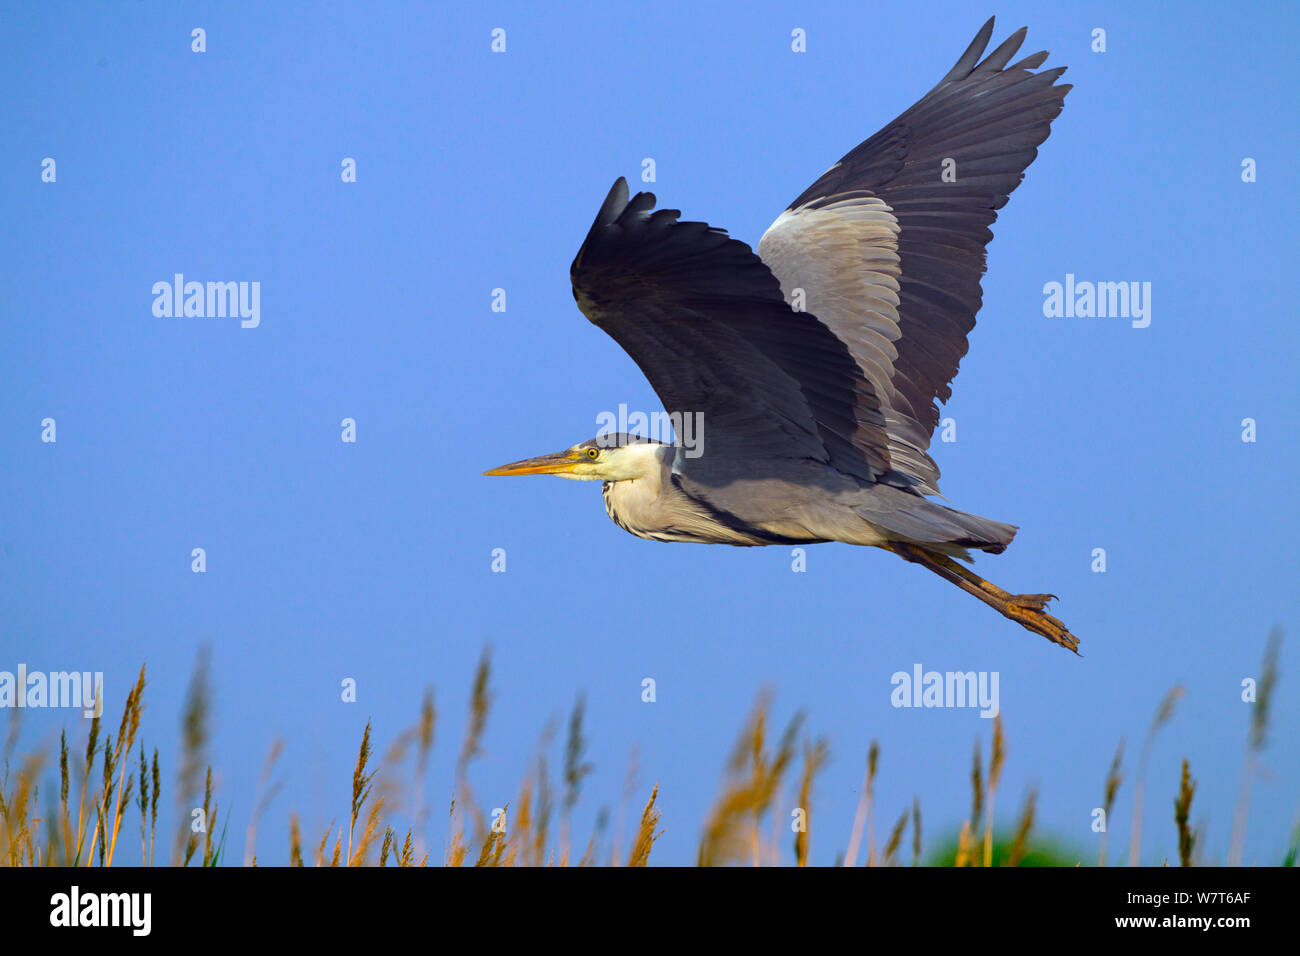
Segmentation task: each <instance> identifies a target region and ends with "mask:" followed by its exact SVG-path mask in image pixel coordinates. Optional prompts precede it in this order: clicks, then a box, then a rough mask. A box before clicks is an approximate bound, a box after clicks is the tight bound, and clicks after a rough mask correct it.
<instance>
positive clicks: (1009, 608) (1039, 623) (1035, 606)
mask: <svg viewBox="0 0 1300 956" xmlns="http://www.w3.org/2000/svg"><path fill="white" fill-rule="evenodd" d="M1053 597H1055V595H1052V594H1013V595H1011V598H1010V600H1008V601H1006V602H1005V603H1004V604H1003V606H1002V607H1000V608H998V610H999V611H1001V612H1002V615H1003V616H1004V617H1007V618H1010V619H1011V620H1013V621H1015V622H1016V623H1017V624H1019V625H1020V626H1021V627H1023V628H1025V629H1026V630H1030V631H1033V632H1034V633H1035V634H1039V635H1041V636H1043V637H1045V638H1047V639H1048V640H1049V641H1051V642H1052V643H1053V644H1060V645H1061V646H1062V647H1064V648H1065V649H1066V650H1071V651H1074V652H1075V653H1076V654H1077V653H1079V639H1078V638H1077V637H1075V636H1074V635H1073V634H1071V633H1070V629H1069V628H1068V627H1066V626H1065V625H1064V624H1063V623H1061V621H1060V620H1058V619H1057V618H1055V617H1053V616H1052V615H1050V614H1048V613H1047V612H1046V611H1045V610H1044V608H1045V607H1046V606H1047V602H1048V601H1050V600H1052V598H1053Z"/></svg>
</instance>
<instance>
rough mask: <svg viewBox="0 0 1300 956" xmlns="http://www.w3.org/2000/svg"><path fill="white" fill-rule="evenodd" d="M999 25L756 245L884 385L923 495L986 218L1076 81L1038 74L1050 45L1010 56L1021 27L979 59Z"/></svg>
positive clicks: (976, 291) (971, 310) (893, 456)
mask: <svg viewBox="0 0 1300 956" xmlns="http://www.w3.org/2000/svg"><path fill="white" fill-rule="evenodd" d="M992 33H993V20H992V19H990V20H989V21H988V23H986V24H984V26H983V28H982V29H981V30H980V32H979V34H978V35H977V36H976V37H975V39H974V41H973V42H972V43H971V45H970V47H969V48H968V49H967V50H966V52H965V53H964V54H962V57H961V59H960V60H958V61H957V64H956V66H954V67H953V68H952V69H951V70H950V71H949V72H948V75H947V76H945V77H944V78H943V79H942V80H940V81H939V85H938V86H936V87H935V88H934V89H932V90H931V91H930V92H929V93H927V94H926V95H925V96H924V97H922V98H921V100H920V101H919V102H917V103H916V104H915V105H914V106H912V107H911V108H910V109H909V110H907V111H906V112H905V113H903V114H902V115H901V116H899V117H898V119H896V120H894V121H893V122H892V123H890V124H889V125H888V126H886V127H885V128H884V129H882V130H881V131H880V132H879V133H877V134H876V135H875V136H872V137H871V138H870V139H868V140H867V141H866V142H864V143H862V144H861V145H859V146H858V147H857V148H856V149H854V150H853V151H852V152H850V153H849V154H848V155H847V156H845V157H844V158H843V159H841V160H840V161H839V162H838V163H836V164H835V165H834V166H833V167H831V169H829V170H828V171H827V172H826V173H825V174H824V175H822V177H821V178H820V179H818V180H817V181H816V182H815V183H813V184H812V185H811V186H809V187H808V189H806V190H804V192H803V193H802V195H800V196H799V198H797V199H796V200H795V201H794V202H793V203H792V204H791V205H790V208H789V209H787V210H786V211H785V212H783V213H782V214H781V215H780V216H779V217H778V218H777V220H776V222H774V223H773V224H772V226H771V227H770V228H769V229H768V231H767V233H766V234H765V235H764V236H763V238H762V240H761V241H760V242H759V244H758V254H759V256H760V257H761V258H762V259H763V261H764V262H765V263H766V264H767V266H768V268H770V269H771V271H772V272H773V273H774V274H775V275H776V277H777V279H779V280H780V283H781V288H782V290H783V292H784V294H785V296H786V297H787V299H790V300H791V301H793V300H794V297H795V296H796V295H802V296H803V301H804V305H805V307H806V308H807V309H808V310H809V311H810V312H812V313H814V314H816V315H817V316H818V318H819V319H820V320H821V321H822V322H824V323H825V324H826V325H827V326H829V327H830V328H831V329H832V330H833V331H834V332H835V334H836V335H838V336H839V337H840V338H841V339H843V340H844V342H845V344H847V345H848V347H849V349H850V350H851V351H852V353H853V355H854V358H855V359H856V360H857V362H858V364H859V365H860V367H861V368H862V371H863V374H864V376H865V377H866V378H867V379H868V380H869V381H870V382H871V385H872V388H873V390H874V391H875V393H876V394H877V395H878V396H880V398H881V401H882V404H883V408H884V413H885V420H886V426H885V427H886V431H887V432H888V452H889V458H890V461H891V463H892V466H893V469H894V474H892V475H890V476H888V477H887V479H886V480H888V481H891V482H896V483H899V484H903V485H911V486H913V487H915V488H916V490H918V491H922V492H928V493H937V492H938V479H939V469H938V467H937V466H936V465H935V464H934V461H933V460H931V458H930V456H929V454H927V451H926V449H928V448H929V445H930V436H931V434H932V433H933V431H934V426H935V424H936V423H937V422H938V420H939V407H938V405H937V404H936V399H938V400H939V401H947V400H948V398H949V396H950V395H951V394H952V389H951V388H950V387H949V383H950V382H951V381H952V379H953V378H954V377H955V376H956V374H957V366H958V363H959V362H960V361H961V358H962V356H963V355H965V354H966V349H967V341H966V336H967V334H968V333H969V332H970V330H971V329H972V328H974V326H975V314H976V313H977V312H978V311H979V308H980V303H981V297H982V292H981V289H980V276H981V275H983V273H984V269H985V246H986V245H987V244H988V242H989V240H990V239H992V238H993V234H992V232H990V230H989V227H990V226H991V225H992V224H993V222H994V220H995V219H997V210H998V209H1000V208H1002V206H1003V205H1004V204H1005V203H1006V201H1007V197H1008V196H1009V195H1010V194H1011V191H1012V190H1014V189H1015V188H1016V186H1017V185H1019V184H1020V181H1021V180H1022V179H1023V178H1024V172H1025V169H1026V168H1027V167H1028V166H1029V164H1030V163H1031V162H1033V160H1034V157H1035V156H1036V155H1037V154H1038V149H1037V147H1038V146H1039V145H1040V144H1041V143H1042V142H1043V141H1044V140H1045V139H1047V135H1048V132H1049V131H1050V126H1051V122H1052V120H1053V119H1054V118H1055V117H1056V115H1057V114H1058V113H1060V111H1061V107H1062V105H1063V100H1064V98H1065V94H1066V93H1067V92H1069V90H1070V85H1069V84H1060V85H1056V80H1057V79H1058V78H1059V77H1060V76H1061V74H1062V73H1064V72H1065V68H1064V67H1059V68H1057V69H1052V70H1044V71H1043V72H1041V73H1035V72H1034V70H1036V69H1037V68H1038V67H1039V66H1041V65H1042V64H1043V61H1044V60H1046V59H1047V54H1046V53H1045V52H1043V53H1035V54H1033V55H1032V56H1028V57H1025V58H1024V59H1023V60H1020V61H1019V62H1018V63H1015V64H1013V65H1011V66H1007V63H1008V62H1009V61H1010V59H1011V57H1012V56H1013V55H1014V54H1015V52H1016V51H1017V50H1018V49H1019V48H1020V44H1021V43H1022V42H1023V41H1024V38H1025V30H1024V29H1023V28H1022V29H1020V30H1017V31H1016V32H1015V33H1013V34H1012V35H1011V36H1010V37H1009V38H1008V39H1007V40H1006V41H1005V42H1004V43H1003V44H1002V45H1001V46H999V47H998V48H997V49H996V50H994V51H993V52H992V53H990V54H989V55H988V56H987V57H985V58H984V59H983V60H982V61H981V60H980V57H981V56H982V55H983V53H984V50H985V48H986V47H987V46H988V42H989V38H990V37H991V36H992ZM797 290H802V292H798V291H797Z"/></svg>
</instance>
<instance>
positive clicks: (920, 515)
mask: <svg viewBox="0 0 1300 956" xmlns="http://www.w3.org/2000/svg"><path fill="white" fill-rule="evenodd" d="M855 510H856V511H857V512H858V514H860V515H861V516H862V517H863V518H865V519H866V520H867V521H870V522H871V523H872V524H873V525H875V526H876V527H878V528H882V529H884V530H885V531H886V532H888V533H890V534H891V535H897V536H898V537H899V538H901V539H903V540H905V541H908V542H911V543H913V544H921V545H927V546H930V547H937V548H939V549H940V550H944V551H947V552H948V553H951V554H955V555H957V556H964V555H962V551H963V549H965V548H974V549H976V550H978V551H987V552H989V553H990V554H1001V553H1002V552H1003V551H1005V550H1006V549H1007V545H1009V544H1010V543H1011V539H1012V538H1014V537H1015V536H1016V526H1015V525H1013V524H1006V523H1004V522H1002V521H994V520H993V519H992V518H984V517H981V516H980V515H973V514H970V513H968V512H965V511H958V510H957V509H956V508H949V507H948V506H947V505H941V504H939V503H938V502H935V501H930V500H929V499H927V498H922V497H921V496H920V495H915V494H912V493H910V492H906V491H901V490H899V489H897V488H892V487H889V486H887V485H877V486H876V487H875V488H873V489H871V493H870V495H869V497H868V498H867V499H866V500H865V501H864V502H862V503H861V504H859V505H857V507H856V509H855Z"/></svg>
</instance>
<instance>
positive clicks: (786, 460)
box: [485, 19, 1078, 653]
mask: <svg viewBox="0 0 1300 956" xmlns="http://www.w3.org/2000/svg"><path fill="white" fill-rule="evenodd" d="M992 32H993V20H992V19H990V20H989V21H988V22H987V23H986V24H984V26H983V27H982V28H981V29H980V31H979V33H978V34H977V35H976V37H975V39H974V41H972V43H971V44H970V46H969V48H968V49H967V50H966V52H965V53H963V54H962V56H961V58H960V59H959V60H958V61H957V63H956V65H955V66H954V67H953V68H952V69H951V70H950V71H949V72H948V74H947V75H946V76H944V77H943V79H942V80H940V81H939V84H938V85H937V86H935V87H934V89H932V90H930V92H929V93H927V94H925V96H923V97H922V98H921V99H920V100H919V101H918V102H917V103H916V104H914V105H913V106H912V107H911V108H910V109H908V110H907V111H905V112H904V113H903V114H902V115H900V116H899V117H898V118H897V119H896V120H894V121H893V122H892V123H890V124H888V125H887V126H886V127H885V128H884V129H882V130H881V131H880V132H878V133H876V134H875V135H874V136H872V137H871V138H870V139H867V140H866V141H865V142H863V143H861V144H860V145H858V146H857V147H856V148H854V149H853V150H851V151H850V152H849V153H848V154H847V155H845V156H844V158H843V159H841V160H840V161H839V162H838V163H836V164H835V165H834V166H832V167H831V168H830V169H829V170H828V171H827V172H825V173H824V174H823V175H822V176H821V177H820V178H819V179H817V181H816V182H814V183H813V184H812V185H811V186H809V187H808V188H807V189H806V190H804V192H803V193H801V194H800V195H799V196H798V198H796V199H795V201H794V202H793V203H791V204H790V206H789V208H787V209H786V210H785V211H784V212H782V213H781V214H780V215H779V216H778V217H777V218H776V221H775V222H773V223H772V225H771V227H770V228H769V229H768V230H767V232H766V233H765V234H764V235H763V237H762V239H761V240H760V241H759V243H758V247H757V250H756V251H755V250H753V249H751V248H750V246H748V245H746V244H745V243H744V242H741V241H740V240H737V239H733V238H731V237H729V236H728V234H727V233H726V232H725V231H724V230H722V229H718V228H715V227H713V226H710V225H708V224H706V223H702V222H689V221H683V220H681V219H679V216H680V213H679V212H678V211H677V210H674V209H659V210H655V208H654V207H655V197H654V195H653V194H651V193H648V192H641V193H637V194H636V195H635V196H631V197H630V198H629V193H628V187H627V183H626V181H625V180H623V179H621V178H620V179H619V180H618V181H617V182H615V183H614V186H613V188H612V189H610V191H609V194H608V195H607V196H606V198H605V201H604V203H603V204H602V205H601V207H600V211H599V212H598V213H597V215H596V219H595V222H594V223H593V224H592V226H591V230H590V231H589V232H588V234H587V238H586V240H585V241H584V242H583V244H582V246H581V248H580V249H579V251H578V254H577V257H576V258H575V259H574V260H573V265H572V268H571V269H570V277H571V279H572V283H573V295H574V298H575V299H576V300H577V303H578V306H579V308H580V309H581V310H582V312H583V313H584V314H585V315H586V316H587V318H588V319H589V320H590V321H591V322H592V323H593V324H595V325H596V326H598V327H599V328H601V329H603V330H604V331H605V332H606V333H608V334H609V335H610V336H611V337H612V338H613V339H614V340H615V341H616V342H617V343H618V344H619V345H620V346H622V347H623V349H624V350H625V351H626V352H627V353H628V355H629V356H631V358H632V359H633V360H634V361H635V362H636V364H637V365H638V366H640V368H641V370H642V371H643V372H644V373H645V375H646V377H647V378H648V379H649V382H650V384H651V386H652V387H653V388H654V390H655V392H656V394H657V395H658V396H659V398H660V400H661V401H662V402H663V404H664V407H665V408H666V409H667V410H668V412H669V413H670V414H671V415H700V416H702V420H703V423H704V426H705V431H704V435H703V438H704V440H703V444H702V454H699V455H698V456H694V457H692V456H691V455H688V454H685V453H684V448H683V446H682V443H681V442H680V440H679V441H677V442H675V443H673V444H666V443H661V442H658V441H653V440H649V439H646V438H644V437H640V436H635V435H627V434H612V435H611V434H606V435H603V436H599V437H597V438H594V439H591V440H589V441H585V442H582V443H580V444H577V445H574V446H572V447H571V448H567V449H565V450H564V451H560V452H556V453H554V454H550V455H543V456H541V457H538V458H529V459H526V460H524V461H518V462H514V463H513V464H509V465H503V466H501V467H499V468H494V469H491V470H489V471H487V472H485V474H488V475H534V474H552V475H560V476H562V477H565V478H571V479H575V480H585V481H602V482H604V485H603V492H604V500H605V508H606V511H607V512H608V513H609V516H610V518H612V519H613V521H614V523H615V524H617V525H619V526H620V527H621V528H624V529H626V530H627V531H630V532H631V533H632V534H634V535H637V536H639V537H642V538H648V539H651V540H655V541H693V542H704V543H711V544H731V545H740V546H753V545H801V544H807V543H820V542H826V541H842V542H846V543H848V544H856V545H871V546H874V547H877V548H882V549H884V550H887V551H892V552H893V553H894V554H896V555H898V556H899V557H901V558H904V559H905V560H907V561H910V562H914V563H917V564H920V565H923V566H924V567H926V568H929V569H930V570H931V571H933V572H934V573H936V574H938V575H939V576H940V577H942V578H944V579H945V580H947V581H949V582H951V583H952V584H955V585H956V586H957V587H959V588H962V589H963V590H965V591H966V592H967V593H969V594H971V595H973V596H974V597H977V598H979V600H981V601H983V602H984V603H986V604H988V605H990V606H992V607H993V608H995V609H996V610H998V611H999V612H1000V613H1002V614H1003V615H1004V616H1006V617H1008V618H1010V619H1011V620H1013V621H1016V622H1017V623H1019V624H1021V625H1023V626H1024V627H1025V628H1027V629H1029V630H1030V631H1033V632H1035V633H1037V634H1040V635H1042V636H1043V637H1046V638H1047V639H1048V640H1050V641H1053V642H1054V643H1056V644H1060V645H1061V646H1063V647H1066V648H1068V649H1070V650H1072V651H1075V653H1078V639H1077V638H1076V637H1075V636H1074V635H1073V634H1071V633H1070V631H1069V630H1068V629H1067V628H1066V627H1065V625H1064V624H1062V623H1061V622H1060V621H1059V620H1057V619H1056V618H1055V617H1053V616H1052V615H1051V614H1049V613H1047V610H1046V608H1047V604H1048V602H1049V601H1050V600H1052V599H1053V598H1054V597H1055V596H1054V595H1051V594H1011V593H1009V592H1007V591H1004V590H1002V589H1001V588H998V587H995V586H994V585H992V584H990V583H989V582H988V581H986V580H984V579H983V578H982V577H980V576H979V575H977V574H975V573H974V572H973V571H972V570H970V569H969V568H967V567H965V566H963V564H962V563H959V562H962V561H964V562H966V563H970V562H971V557H970V552H971V551H972V550H978V551H984V552H989V553H992V554H998V553H1001V552H1002V551H1003V550H1005V549H1006V547H1007V545H1008V544H1009V543H1010V542H1011V539H1012V538H1013V537H1014V536H1015V533H1016V530H1017V529H1016V526H1014V525H1010V524H1004V523H1002V522H1000V521H993V520H991V519H989V518H984V517H980V516H979V515H975V514H969V513H966V512H963V511H958V510H956V509H955V508H951V507H948V506H946V505H943V504H940V503H938V502H936V501H932V500H930V498H929V497H927V496H933V495H938V494H939V487H938V479H939V469H938V467H937V466H936V465H935V463H934V461H933V459H932V458H931V457H930V455H929V452H928V449H929V445H930V439H931V435H932V433H933V432H934V429H935V426H936V424H937V422H938V421H939V407H938V404H937V402H939V401H943V402H946V401H947V400H948V398H949V397H950V395H951V387H950V383H951V381H952V379H953V378H954V377H955V375H956V374H957V366H958V363H959V361H960V359H961V358H962V356H963V355H965V353H966V350H967V340H966V337H967V334H968V333H969V332H970V330H971V329H972V328H973V327H974V325H975V315H976V313H977V312H978V311H979V309H980V305H981V297H982V291H981V288H980V276H981V275H982V274H983V272H984V270H985V246H986V245H987V243H988V242H989V240H990V239H991V238H992V233H991V232H990V230H989V227H990V226H991V225H992V223H993V222H994V221H995V219H996V218H997V210H998V209H1000V208H1001V207H1002V206H1003V205H1004V204H1005V203H1006V201H1007V197H1008V195H1009V194H1010V193H1011V192H1012V190H1014V189H1015V188H1016V186H1017V185H1018V184H1019V183H1020V181H1021V180H1022V179H1023V178H1024V171H1025V169H1026V168H1027V167H1028V166H1029V164H1030V163H1031V162H1032V161H1033V160H1034V157H1035V156H1036V155H1037V147H1038V146H1039V145H1040V144H1042V143H1043V141H1044V140H1046V139H1047V136H1048V133H1049V130H1050V125H1051V122H1052V120H1053V119H1054V118H1055V117H1056V116H1057V114H1058V113H1060V111H1061V108H1062V106H1063V103H1064V98H1065V95H1066V93H1067V92H1068V91H1069V90H1070V85H1069V84H1060V83H1057V80H1058V79H1059V78H1060V76H1061V74H1062V73H1064V72H1065V68H1064V67H1057V68H1055V69H1047V70H1042V71H1039V72H1036V71H1038V68H1039V67H1041V66H1042V64H1043V63H1044V61H1045V60H1046V59H1047V53H1046V52H1040V53H1034V54H1032V55H1031V56H1027V57H1024V58H1023V59H1021V60H1019V61H1018V62H1016V63H1013V64H1011V65H1008V64H1009V63H1010V61H1011V58H1012V56H1013V55H1015V53H1016V51H1017V50H1018V49H1019V48H1020V45H1021V43H1022V42H1023V40H1024V37H1025V29H1024V28H1021V29H1020V30H1017V31H1016V32H1015V33H1013V34H1012V35H1011V36H1010V37H1009V38H1008V39H1007V40H1006V41H1005V42H1003V43H1002V44H1001V45H1000V46H998V47H997V48H996V49H994V50H993V52H992V53H989V54H988V56H984V51H985V49H986V48H987V46H988V43H989V39H990V37H991V35H992ZM674 420H677V419H674Z"/></svg>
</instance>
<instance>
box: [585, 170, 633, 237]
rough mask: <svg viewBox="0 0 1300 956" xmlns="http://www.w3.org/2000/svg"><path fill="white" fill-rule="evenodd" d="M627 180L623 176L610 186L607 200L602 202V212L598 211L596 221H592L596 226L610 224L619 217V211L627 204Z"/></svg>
mask: <svg viewBox="0 0 1300 956" xmlns="http://www.w3.org/2000/svg"><path fill="white" fill-rule="evenodd" d="M627 196H628V190H627V180H626V179H624V178H623V177H622V176H620V177H618V179H616V180H614V185H612V186H610V187H609V193H608V194H607V195H606V196H605V201H604V202H603V203H601V204H600V212H598V213H596V221H595V222H594V223H592V226H593V228H594V227H595V226H608V225H609V224H610V223H611V222H613V221H614V220H615V219H617V218H618V216H619V213H621V212H622V211H623V208H624V207H625V206H626V205H627Z"/></svg>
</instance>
